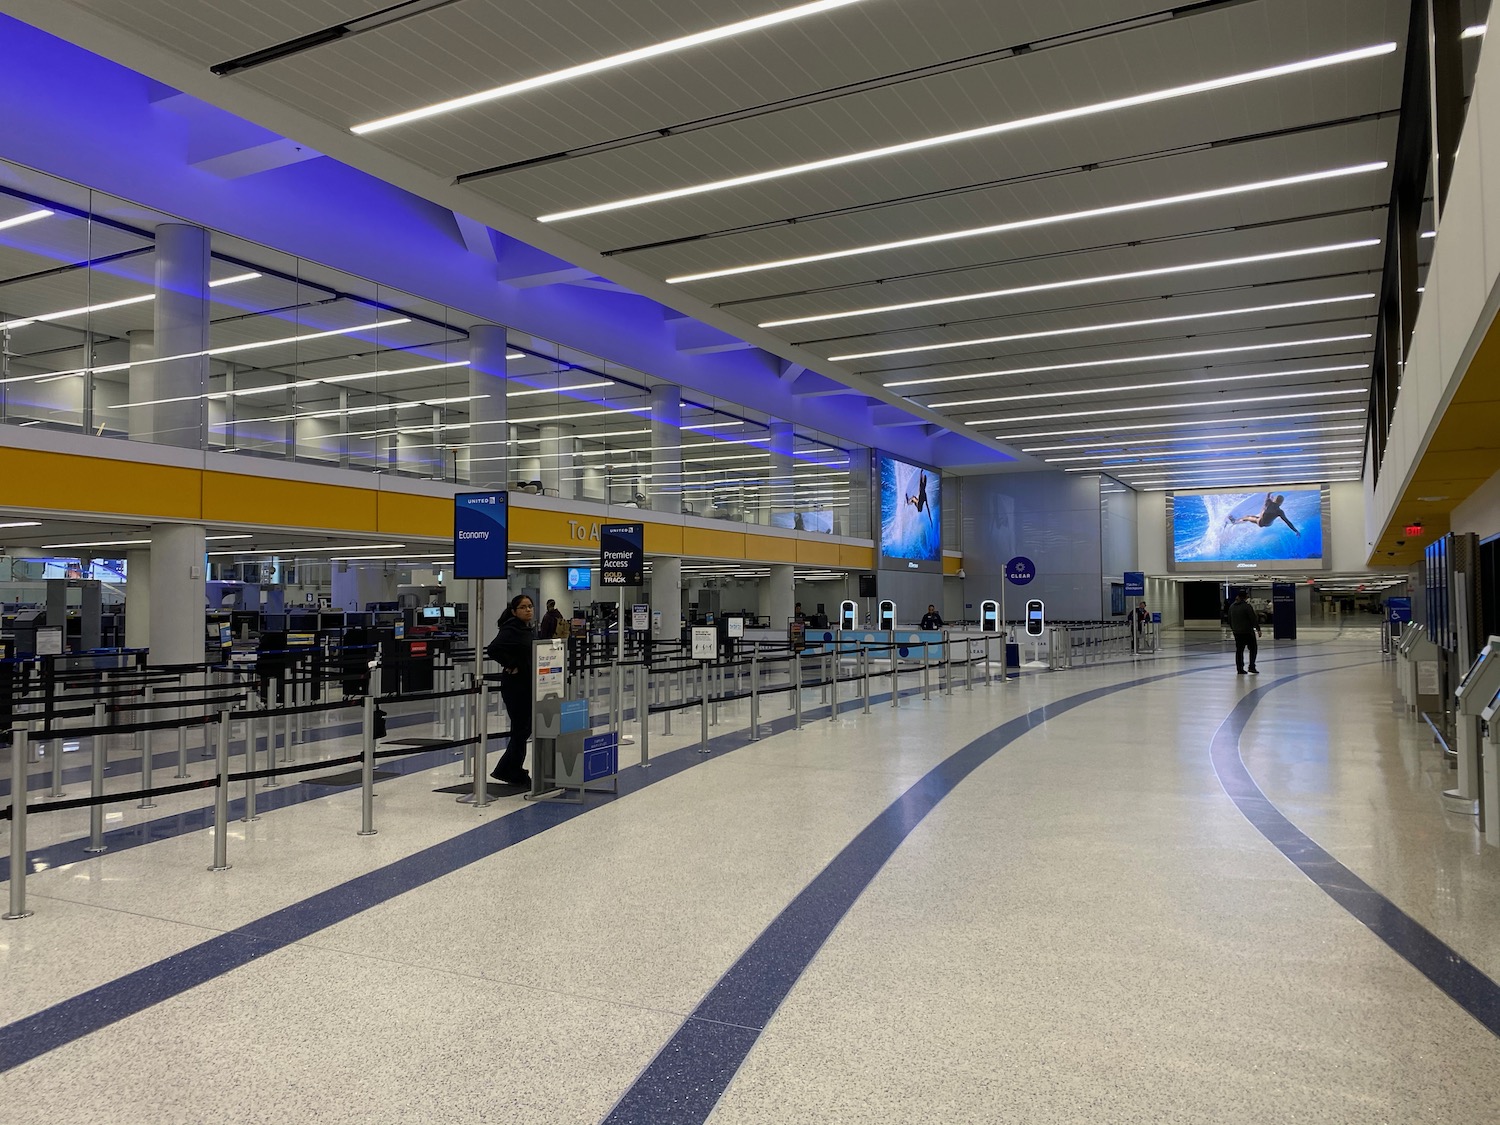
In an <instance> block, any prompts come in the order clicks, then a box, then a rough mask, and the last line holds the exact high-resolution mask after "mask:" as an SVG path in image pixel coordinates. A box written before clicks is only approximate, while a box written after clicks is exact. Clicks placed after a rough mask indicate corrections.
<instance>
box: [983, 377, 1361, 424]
mask: <svg viewBox="0 0 1500 1125" xmlns="http://www.w3.org/2000/svg"><path fill="white" fill-rule="evenodd" d="M1369 393H1370V391H1369V388H1368V387H1361V388H1358V389H1355V390H1336V391H1299V392H1297V393H1296V394H1289V395H1258V396H1256V397H1254V398H1226V399H1220V400H1219V401H1217V402H1214V401H1212V400H1210V401H1208V402H1159V403H1156V404H1154V405H1151V406H1111V407H1106V408H1104V409H1098V408H1096V409H1094V410H1071V411H1066V412H1061V413H1057V414H1024V415H1013V416H1011V417H1008V418H978V419H975V420H973V421H967V422H965V423H964V425H966V426H1006V425H1010V424H1012V423H1014V422H1050V421H1052V420H1053V419H1058V418H1097V417H1099V416H1100V415H1103V414H1146V413H1150V412H1153V411H1159V410H1202V409H1203V408H1204V407H1208V406H1221V407H1222V406H1241V405H1247V404H1249V403H1255V402H1290V401H1294V400H1298V399H1308V398H1329V397H1332V396H1339V395H1341V396H1348V397H1350V398H1356V397H1359V396H1361V395H1368V394H1369Z"/></svg>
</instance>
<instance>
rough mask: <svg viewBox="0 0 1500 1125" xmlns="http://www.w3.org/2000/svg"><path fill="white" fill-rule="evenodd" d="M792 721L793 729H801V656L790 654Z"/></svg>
mask: <svg viewBox="0 0 1500 1125" xmlns="http://www.w3.org/2000/svg"><path fill="white" fill-rule="evenodd" d="M792 714H793V716H795V717H794V719H793V721H792V726H793V729H795V730H801V729H802V654H801V653H800V652H794V653H792Z"/></svg>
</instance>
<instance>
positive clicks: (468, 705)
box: [458, 672, 479, 777]
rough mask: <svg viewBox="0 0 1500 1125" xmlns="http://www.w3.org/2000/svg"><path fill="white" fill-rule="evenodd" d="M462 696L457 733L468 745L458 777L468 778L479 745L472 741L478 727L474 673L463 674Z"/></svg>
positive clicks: (472, 768) (460, 698)
mask: <svg viewBox="0 0 1500 1125" xmlns="http://www.w3.org/2000/svg"><path fill="white" fill-rule="evenodd" d="M464 676H465V682H464V694H463V695H461V696H459V703H460V704H461V706H460V708H459V724H458V729H459V733H460V734H461V735H463V737H464V739H465V740H466V741H467V743H468V745H466V746H465V747H464V771H463V773H462V774H460V775H459V776H460V777H469V776H471V775H472V774H473V773H474V760H475V758H477V757H478V756H479V743H477V742H475V741H474V738H475V735H476V734H477V732H478V730H479V727H478V724H477V723H475V722H474V712H475V710H476V709H477V708H476V705H475V702H474V690H475V687H476V686H477V685H476V684H475V683H474V673H472V672H465V673H464Z"/></svg>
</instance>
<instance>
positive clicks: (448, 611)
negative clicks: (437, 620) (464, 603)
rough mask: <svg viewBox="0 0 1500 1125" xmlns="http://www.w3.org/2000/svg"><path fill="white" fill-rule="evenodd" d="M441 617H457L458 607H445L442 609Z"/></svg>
mask: <svg viewBox="0 0 1500 1125" xmlns="http://www.w3.org/2000/svg"><path fill="white" fill-rule="evenodd" d="M443 616H444V617H457V616H458V607H457V606H453V605H445V606H444V607H443Z"/></svg>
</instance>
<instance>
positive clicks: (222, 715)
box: [205, 710, 234, 871]
mask: <svg viewBox="0 0 1500 1125" xmlns="http://www.w3.org/2000/svg"><path fill="white" fill-rule="evenodd" d="M233 722H234V719H233V716H232V712H230V711H228V710H225V711H221V712H219V729H218V731H217V733H216V737H215V743H216V745H215V747H214V770H215V772H216V773H217V774H218V775H219V784H218V786H217V787H216V788H215V789H214V861H213V863H212V864H211V865H210V866H209V870H210V871H228V870H229V867H230V863H229V728H230V726H231V724H232V723H233ZM206 734H207V728H205V740H206Z"/></svg>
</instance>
